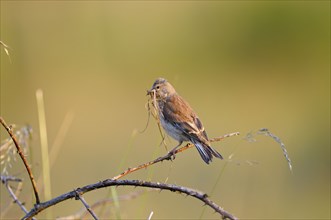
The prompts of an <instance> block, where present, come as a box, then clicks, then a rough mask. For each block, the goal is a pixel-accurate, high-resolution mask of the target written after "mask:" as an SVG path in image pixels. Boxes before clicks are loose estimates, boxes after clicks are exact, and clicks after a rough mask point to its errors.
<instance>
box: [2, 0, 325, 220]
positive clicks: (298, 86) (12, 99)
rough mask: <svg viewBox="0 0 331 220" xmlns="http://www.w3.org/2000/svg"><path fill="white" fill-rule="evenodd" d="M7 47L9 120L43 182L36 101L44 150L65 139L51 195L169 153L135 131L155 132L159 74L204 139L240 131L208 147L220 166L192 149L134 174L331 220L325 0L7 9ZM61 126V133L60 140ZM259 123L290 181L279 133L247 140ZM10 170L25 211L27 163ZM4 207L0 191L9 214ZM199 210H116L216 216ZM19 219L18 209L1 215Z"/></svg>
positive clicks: (172, 199) (189, 201) (190, 203)
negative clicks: (20, 185) (152, 105)
mask: <svg viewBox="0 0 331 220" xmlns="http://www.w3.org/2000/svg"><path fill="white" fill-rule="evenodd" d="M0 39H1V40H2V41H3V42H4V43H6V44H7V45H9V47H10V50H9V53H10V58H9V57H8V56H7V55H6V54H5V51H4V50H3V48H1V79H0V80H1V84H0V85H1V96H0V97H1V116H2V117H4V119H5V120H6V121H7V123H14V124H16V125H17V126H18V127H19V126H23V125H25V124H26V123H29V124H30V125H31V126H32V127H33V129H34V134H33V138H32V141H31V149H32V152H30V154H29V159H32V166H33V169H34V173H35V175H36V176H37V177H39V176H40V175H41V170H42V164H41V158H40V153H39V152H40V139H39V126H38V117H37V116H38V111H37V104H36V95H35V94H36V90H37V89H42V90H43V92H44V101H45V109H46V120H47V134H48V141H49V145H50V147H52V146H54V142H60V151H59V154H58V156H57V158H51V160H54V164H53V166H52V168H51V180H52V195H53V196H58V195H60V194H62V193H65V192H68V191H70V190H72V189H74V188H76V187H80V186H84V185H86V184H91V183H95V182H98V181H99V180H103V179H106V178H111V177H113V176H115V175H117V174H119V173H120V172H121V171H123V170H124V169H126V168H128V167H134V166H137V165H138V164H141V163H144V162H147V161H149V160H152V159H155V158H156V157H158V156H160V155H164V154H165V153H166V150H165V148H164V147H163V146H160V145H159V144H160V142H161V137H160V134H159V132H158V129H157V126H156V122H155V120H150V123H149V127H148V129H147V130H146V131H145V132H144V133H139V132H137V131H139V130H143V128H144V126H145V125H146V123H147V110H146V109H145V104H146V102H147V97H146V90H147V89H149V88H150V87H151V86H152V83H153V82H154V80H155V79H156V78H157V77H159V76H162V77H164V78H167V79H168V80H169V81H170V82H171V83H172V84H173V85H174V86H175V88H176V89H177V91H178V92H179V93H180V94H181V95H182V96H183V97H184V98H185V99H186V100H187V101H188V102H189V103H190V104H191V106H192V107H193V108H194V109H195V111H196V112H197V113H198V115H199V116H200V118H201V119H202V121H203V123H204V125H205V127H206V129H207V132H208V134H209V136H210V137H217V136H221V135H223V134H226V133H230V132H235V131H239V132H241V135H240V136H238V137H232V138H228V139H226V140H224V141H223V142H221V143H215V144H214V145H213V146H214V147H215V148H216V149H218V151H220V152H221V153H222V155H223V156H224V157H225V158H227V159H225V160H223V161H221V160H214V161H213V163H212V164H210V165H206V164H205V163H204V162H203V161H202V160H201V159H200V156H199V154H198V152H197V151H196V150H195V149H191V150H188V151H186V152H185V153H183V154H180V155H178V156H177V157H176V160H175V161H173V162H163V163H161V164H158V165H155V166H152V167H150V168H148V169H146V170H141V171H139V172H136V173H134V174H132V175H129V176H127V177H126V178H128V179H141V180H151V181H155V182H156V181H159V182H165V181H167V182H168V183H175V184H178V185H183V186H187V187H191V188H195V189H198V190H200V191H204V192H206V193H209V194H210V196H211V199H212V200H214V201H215V202H216V203H218V204H219V205H221V206H222V207H224V208H225V209H226V210H228V211H229V212H231V213H233V214H234V215H236V216H237V217H239V218H242V219H258V218H262V219H329V218H330V2H329V1H308V2H301V1H294V2H287V1H280V2H263V1H257V2H250V1H234V2H230V1H219V2H217V1H215V2H214V1H208V2H199V1H192V2H190V1H185V2H183V1H181V2H175V1H170V2H167V1H163V2H157V1H155V2H153V1H151V2H149V1H146V2H135V1H124V2H117V1H109V2H108V1H99V2H90V1H68V2H64V1H60V2H55V1H50V2H49V1H44V2H43V1H40V2H39V1H1V36H0ZM71 120H72V121H71ZM70 122H71V123H70ZM66 123H67V124H66ZM63 124H64V125H63ZM61 126H65V128H67V131H65V132H64V133H65V136H61V137H59V138H57V137H58V134H59V130H61V129H60V128H61ZM261 127H267V128H269V129H270V131H271V132H273V133H274V134H276V135H277V136H278V137H280V138H281V140H282V141H283V142H284V143H285V145H286V147H287V150H288V153H289V156H290V158H291V159H292V163H293V173H291V172H290V171H289V169H288V165H287V163H286V160H285V159H284V157H283V154H282V151H281V149H280V147H279V144H277V143H276V142H275V141H273V140H272V139H271V138H268V137H265V136H256V137H255V139H256V142H248V141H246V140H244V137H245V135H246V134H247V133H249V132H252V131H253V132H254V131H256V130H257V129H259V128H261ZM7 137H8V136H7V134H6V133H5V132H4V129H3V128H1V139H2V140H3V139H4V138H7ZM167 142H168V145H169V147H168V148H171V147H172V146H175V145H176V144H177V143H176V142H175V141H173V140H170V139H167ZM232 154H233V157H232V159H229V156H230V155H232ZM249 161H255V162H254V163H253V165H252V164H251V163H249ZM11 174H13V175H17V176H18V177H20V178H24V179H25V180H26V183H25V185H24V189H23V192H22V193H21V195H20V198H21V199H22V200H23V201H24V202H26V205H27V207H28V208H31V202H32V201H33V197H32V194H31V187H30V185H31V184H30V183H29V182H28V177H27V176H26V174H25V170H24V168H23V166H22V163H21V162H20V161H19V162H18V163H17V164H15V166H14V167H13V168H12V173H11ZM219 176H220V179H219V180H218V181H217V179H218V177H219ZM42 185H43V184H39V187H42ZM213 187H215V190H212V189H213ZM137 190H140V189H135V188H123V187H122V188H121V187H119V188H117V193H118V195H125V194H127V193H129V192H131V191H137ZM212 191H213V192H212ZM211 192H212V193H211ZM109 194H110V193H109V190H108V189H102V190H98V191H94V192H92V193H88V194H86V195H85V199H86V200H87V202H89V203H90V204H92V203H93V202H95V201H97V200H100V199H102V198H104V197H105V196H107V195H109ZM42 200H43V196H42ZM8 201H9V198H8V192H6V191H5V190H4V187H3V186H1V207H4V206H5V205H6V204H7V203H8ZM81 207H82V204H81V203H80V202H79V201H75V200H70V201H67V202H64V203H61V204H59V205H57V206H55V207H53V208H52V211H53V215H54V216H66V215H69V214H72V213H74V212H76V211H77V210H79V209H80V208H81ZM107 208H108V209H111V210H112V211H113V212H112V214H111V215H109V216H108V217H113V218H115V216H116V215H115V214H114V210H115V208H114V207H113V206H110V205H109V206H107ZM203 210H204V207H203V206H202V203H201V202H199V201H197V200H195V199H193V198H188V197H185V196H182V195H179V194H174V193H169V192H164V191H163V192H161V193H158V192H153V191H152V192H147V193H144V194H143V195H141V196H139V197H138V198H136V199H133V200H131V201H123V202H120V207H119V210H118V211H119V212H120V215H121V216H120V217H121V218H123V219H126V218H129V219H147V217H148V216H149V214H150V212H151V211H153V212H154V215H153V217H152V219H181V218H186V219H197V218H199V217H200V216H201V215H202V219H218V218H219V216H218V215H217V214H215V213H214V212H213V211H212V210H211V209H209V208H206V209H205V211H204V212H203ZM22 216H23V214H21V210H19V208H18V207H16V206H13V208H12V209H11V210H10V212H8V213H7V215H6V218H18V217H22ZM39 217H45V214H41V215H40V216H39ZM117 218H118V216H117Z"/></svg>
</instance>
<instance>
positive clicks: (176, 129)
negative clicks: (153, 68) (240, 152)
mask: <svg viewBox="0 0 331 220" xmlns="http://www.w3.org/2000/svg"><path fill="white" fill-rule="evenodd" d="M154 93H155V97H156V102H157V103H156V104H157V109H158V113H159V119H160V122H161V125H162V127H163V128H164V130H165V131H166V132H167V133H168V134H169V135H170V136H171V137H172V138H174V139H175V140H177V141H178V142H179V144H178V145H177V146H176V147H175V148H174V149H173V150H172V151H171V152H174V151H175V150H176V148H177V147H179V146H180V145H181V144H182V143H183V142H184V141H190V142H192V143H193V144H194V145H195V147H196V148H197V150H198V151H199V153H200V156H201V158H202V159H203V160H204V161H205V162H206V163H207V164H209V162H210V161H212V158H213V156H215V157H217V158H220V159H223V157H222V155H221V154H220V153H218V152H217V151H216V150H214V149H213V148H212V147H211V146H210V142H209V140H208V136H207V133H206V131H205V129H204V127H203V125H202V123H201V121H200V119H199V117H198V116H197V114H196V113H195V112H194V111H193V109H192V108H191V107H190V105H189V104H188V103H187V102H186V101H185V100H184V99H183V98H182V97H181V96H179V95H178V94H177V92H176V90H175V89H174V87H173V86H172V85H171V84H170V83H169V82H168V81H167V80H165V79H163V78H158V79H156V81H155V82H154V84H153V86H152V88H151V89H150V90H149V91H148V94H150V95H154Z"/></svg>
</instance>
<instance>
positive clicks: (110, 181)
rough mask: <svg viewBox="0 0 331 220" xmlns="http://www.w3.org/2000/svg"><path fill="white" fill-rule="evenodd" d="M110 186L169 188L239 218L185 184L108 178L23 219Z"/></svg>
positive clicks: (36, 209)
mask: <svg viewBox="0 0 331 220" xmlns="http://www.w3.org/2000/svg"><path fill="white" fill-rule="evenodd" d="M109 186H135V187H147V188H155V189H162V190H169V191H171V192H177V193H183V194H186V195H188V196H191V197H194V198H196V199H198V200H200V201H202V202H203V203H204V204H206V205H208V206H209V207H211V208H212V209H213V210H214V211H215V212H217V213H219V214H220V215H221V216H222V218H223V219H237V218H236V217H235V216H233V215H232V214H231V213H229V212H227V211H225V210H224V209H223V208H221V207H220V206H218V205H217V204H216V203H215V202H213V201H212V200H210V199H209V198H208V195H207V194H205V193H203V192H199V191H196V190H194V189H190V188H187V187H183V186H177V185H174V184H165V183H158V182H157V183H156V182H147V181H141V180H114V179H107V180H104V181H102V182H98V183H94V184H90V185H86V186H83V187H81V188H78V189H76V190H73V191H71V192H68V193H65V194H62V195H60V196H58V197H56V198H54V199H51V200H49V201H46V202H43V203H40V204H38V205H35V207H34V208H33V209H32V210H31V211H30V212H29V213H28V214H27V215H25V216H24V217H23V218H22V219H31V218H32V217H34V216H36V215H37V214H38V213H40V212H41V211H43V210H45V209H47V208H48V207H50V206H53V205H56V204H58V203H60V202H63V201H65V200H68V199H72V198H76V196H77V193H79V194H80V195H83V194H84V193H87V192H90V191H93V190H96V189H100V188H104V187H109Z"/></svg>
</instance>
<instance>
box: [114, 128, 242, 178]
mask: <svg viewBox="0 0 331 220" xmlns="http://www.w3.org/2000/svg"><path fill="white" fill-rule="evenodd" d="M237 135H239V132H234V133H230V134H226V135H223V136H221V137H217V138H212V139H210V140H209V141H210V142H217V141H221V140H223V139H224V138H227V137H232V136H237ZM193 146H194V145H193V144H191V143H188V144H186V145H185V146H184V147H181V148H179V149H177V150H176V151H175V152H174V154H177V153H181V152H183V151H185V150H187V149H189V148H191V147H193ZM172 156H173V154H172V153H168V154H166V155H164V156H162V157H159V158H157V159H155V160H153V161H150V162H147V163H144V164H141V165H139V166H137V167H134V168H128V169H127V170H125V171H124V172H122V173H121V174H119V175H117V176H115V177H113V178H112V179H113V180H117V179H120V178H122V177H123V176H126V175H128V174H129V173H132V172H135V171H137V170H141V169H143V168H146V167H149V166H151V165H153V164H156V163H159V162H162V161H164V160H172Z"/></svg>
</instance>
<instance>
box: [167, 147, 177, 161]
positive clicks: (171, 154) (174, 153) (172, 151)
mask: <svg viewBox="0 0 331 220" xmlns="http://www.w3.org/2000/svg"><path fill="white" fill-rule="evenodd" d="M168 155H169V157H170V160H175V159H176V149H173V150H171V151H169V152H168Z"/></svg>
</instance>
